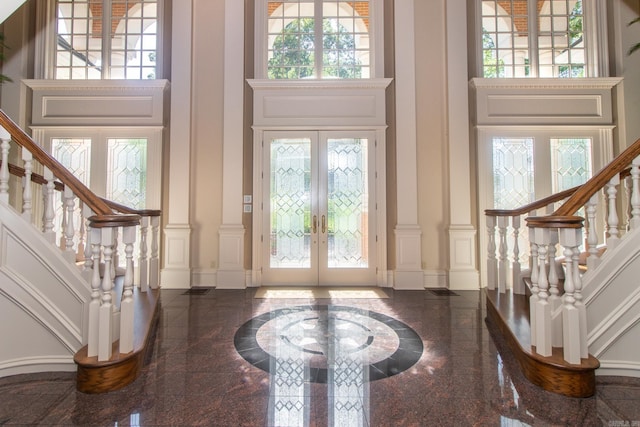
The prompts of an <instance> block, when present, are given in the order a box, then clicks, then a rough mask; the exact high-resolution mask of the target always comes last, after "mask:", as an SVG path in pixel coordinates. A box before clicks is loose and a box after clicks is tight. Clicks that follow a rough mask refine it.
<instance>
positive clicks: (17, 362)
mask: <svg viewBox="0 0 640 427" xmlns="http://www.w3.org/2000/svg"><path fill="white" fill-rule="evenodd" d="M77 369H78V365H76V363H75V362H74V360H73V354H71V355H68V356H56V355H51V356H47V355H44V356H38V357H21V358H18V359H12V360H5V361H2V363H0V378H1V377H8V376H12V375H22V374H32V373H37V372H75V371H77Z"/></svg>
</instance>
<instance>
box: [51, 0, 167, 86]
mask: <svg viewBox="0 0 640 427" xmlns="http://www.w3.org/2000/svg"><path fill="white" fill-rule="evenodd" d="M161 1H162V0H97V1H96V0H56V3H55V13H56V18H57V19H56V30H55V41H56V43H55V45H56V50H55V51H56V55H55V58H54V64H53V69H54V73H53V74H54V76H53V78H55V79H62V80H66V79H155V78H158V77H160V76H158V74H159V73H158V52H159V49H158V47H159V46H158V41H159V40H160V38H159V27H158V21H159V20H158V11H159V7H160V2H161Z"/></svg>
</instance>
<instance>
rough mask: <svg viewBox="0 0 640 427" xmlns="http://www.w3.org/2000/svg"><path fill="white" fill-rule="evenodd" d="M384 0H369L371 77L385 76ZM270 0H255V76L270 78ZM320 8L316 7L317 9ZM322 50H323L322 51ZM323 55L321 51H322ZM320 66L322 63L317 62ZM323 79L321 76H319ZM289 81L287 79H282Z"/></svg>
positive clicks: (319, 0)
mask: <svg viewBox="0 0 640 427" xmlns="http://www.w3.org/2000/svg"><path fill="white" fill-rule="evenodd" d="M313 1H316V2H322V0H313ZM383 3H384V2H383V0H369V10H370V15H371V16H370V17H369V40H370V42H369V43H370V52H369V54H370V67H371V73H370V76H369V77H368V78H369V79H375V78H381V77H384V4H383ZM267 5H268V1H267V0H255V35H254V38H255V40H254V41H255V43H254V49H255V50H254V61H255V62H254V63H255V69H254V72H255V78H256V79H268V74H267V65H268V64H267V63H268V59H267V57H268V37H267V32H268V31H267V25H268V24H267V22H268V18H269V16H268V10H267ZM317 9H318V8H316V10H317ZM320 52H321V51H320ZM320 55H321V53H320ZM317 62H318V61H316V66H319V65H320V64H317ZM317 78H318V79H321V77H320V76H318V77H317ZM282 80H283V81H287V79H282Z"/></svg>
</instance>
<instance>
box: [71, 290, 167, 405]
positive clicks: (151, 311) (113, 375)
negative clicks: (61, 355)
mask: <svg viewBox="0 0 640 427" xmlns="http://www.w3.org/2000/svg"><path fill="white" fill-rule="evenodd" d="M134 304H135V308H134V310H135V315H134V332H133V334H134V335H133V337H134V343H133V351H132V352H131V353H127V354H120V353H118V342H117V341H116V342H114V344H113V356H112V357H111V359H110V360H107V361H103V362H100V361H98V358H97V357H95V356H94V357H88V356H87V346H84V347H83V348H81V349H80V350H79V351H78V352H77V353H76V355H75V357H74V361H75V363H76V364H77V365H78V375H77V383H76V387H77V389H78V391H81V392H84V393H91V394H96V393H106V392H109V391H115V390H119V389H121V388H123V387H125V386H127V385H129V384H131V383H132V382H133V381H135V380H136V378H138V376H139V375H140V373H141V372H142V368H143V367H144V365H145V361H146V360H148V358H147V355H148V354H150V351H151V350H152V347H153V342H154V334H155V331H156V328H157V325H158V321H159V313H160V290H159V289H153V290H152V289H150V290H149V291H147V292H140V291H139V290H138V289H137V288H135V289H134Z"/></svg>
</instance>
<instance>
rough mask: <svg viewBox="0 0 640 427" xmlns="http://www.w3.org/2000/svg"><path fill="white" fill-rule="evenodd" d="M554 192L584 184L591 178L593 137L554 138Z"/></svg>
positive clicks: (552, 144) (552, 143)
mask: <svg viewBox="0 0 640 427" xmlns="http://www.w3.org/2000/svg"><path fill="white" fill-rule="evenodd" d="M551 162H552V174H553V189H552V191H553V192H554V193H556V192H559V191H562V190H567V189H569V188H572V187H575V186H577V185H581V184H584V183H585V182H586V181H587V180H588V179H589V178H591V138H552V139H551Z"/></svg>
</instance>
